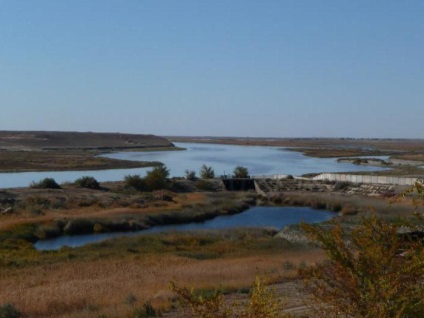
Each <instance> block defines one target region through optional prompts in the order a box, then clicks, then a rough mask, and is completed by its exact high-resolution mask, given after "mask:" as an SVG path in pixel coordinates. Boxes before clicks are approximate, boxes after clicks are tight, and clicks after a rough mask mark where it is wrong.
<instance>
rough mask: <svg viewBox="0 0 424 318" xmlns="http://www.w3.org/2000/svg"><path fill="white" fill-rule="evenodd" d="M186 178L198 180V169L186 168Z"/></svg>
mask: <svg viewBox="0 0 424 318" xmlns="http://www.w3.org/2000/svg"><path fill="white" fill-rule="evenodd" d="M185 178H186V179H187V180H191V181H194V180H196V171H192V170H186V171H185Z"/></svg>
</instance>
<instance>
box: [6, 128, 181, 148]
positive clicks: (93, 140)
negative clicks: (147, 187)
mask: <svg viewBox="0 0 424 318" xmlns="http://www.w3.org/2000/svg"><path fill="white" fill-rule="evenodd" d="M156 147H173V144H172V143H171V142H170V141H168V140H167V139H165V138H162V137H158V136H154V135H141V134H121V133H92V132H58V131H0V150H77V149H98V150H109V149H111V150H113V149H142V148H156Z"/></svg>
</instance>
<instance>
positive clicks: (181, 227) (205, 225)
mask: <svg viewBox="0 0 424 318" xmlns="http://www.w3.org/2000/svg"><path fill="white" fill-rule="evenodd" d="M335 215H336V214H335V213H333V212H328V211H323V210H313V209H311V208H308V207H253V208H250V209H248V210H246V211H244V212H242V213H239V214H233V215H226V216H218V217H216V218H214V219H211V220H208V221H205V222H198V223H194V222H193V223H187V224H178V225H163V226H155V227H152V228H150V229H147V230H142V231H135V232H115V233H102V234H87V235H74V236H60V237H57V238H54V239H48V240H40V241H38V242H36V243H35V244H34V246H35V248H36V249H39V250H57V249H60V248H61V247H63V246H69V247H78V246H83V245H86V244H89V243H95V242H99V241H102V240H106V239H110V238H115V237H120V236H136V235H142V234H151V233H161V232H169V231H193V230H205V229H209V230H211V229H228V228H239V227H274V228H277V229H281V228H282V227H284V226H286V225H290V224H298V223H300V222H301V221H304V222H307V223H316V222H323V221H326V220H329V219H331V218H333V217H334V216H335Z"/></svg>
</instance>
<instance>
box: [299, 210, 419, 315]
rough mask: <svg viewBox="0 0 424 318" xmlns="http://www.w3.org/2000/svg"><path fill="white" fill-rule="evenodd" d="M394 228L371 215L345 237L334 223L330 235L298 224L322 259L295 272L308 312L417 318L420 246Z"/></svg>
mask: <svg viewBox="0 0 424 318" xmlns="http://www.w3.org/2000/svg"><path fill="white" fill-rule="evenodd" d="M400 227H401V224H398V225H396V224H390V223H387V222H386V221H384V220H380V219H378V218H377V217H376V216H371V217H368V218H364V219H363V220H362V222H361V224H360V225H359V226H358V227H357V228H355V229H353V230H352V231H351V232H350V233H346V231H345V230H344V229H343V228H342V226H341V225H340V223H337V222H335V223H334V227H333V228H332V229H331V230H327V229H325V228H323V227H320V226H316V225H308V224H304V223H303V224H302V228H303V230H305V231H306V233H307V234H308V236H309V237H310V239H311V240H313V241H315V242H318V244H319V246H320V247H321V248H322V249H324V250H325V251H326V252H327V255H328V260H327V261H326V262H323V263H319V264H317V265H315V266H312V267H309V268H305V269H303V270H301V271H300V273H301V275H302V276H303V277H304V278H305V282H306V286H307V288H308V290H309V291H310V292H311V293H312V295H313V296H314V298H315V300H316V302H314V303H315V305H313V307H312V308H313V309H315V310H316V311H317V313H318V312H319V313H320V314H321V315H324V316H325V317H340V316H342V317H423V316H422V313H423V312H424V300H423V297H422V296H423V295H424V284H423V277H424V266H423V264H424V245H423V242H420V241H419V240H414V239H413V237H412V236H409V235H404V236H401V235H399V234H398V230H399V228H400ZM409 227H410V228H411V229H413V227H412V226H410V225H409Z"/></svg>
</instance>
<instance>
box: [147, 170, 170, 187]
mask: <svg viewBox="0 0 424 318" xmlns="http://www.w3.org/2000/svg"><path fill="white" fill-rule="evenodd" d="M168 176H169V170H168V168H167V167H166V166H160V167H154V168H153V169H152V170H150V171H148V172H147V174H146V177H145V178H144V181H145V182H146V185H147V188H148V189H149V190H150V191H154V190H161V189H165V188H166V186H167V183H168Z"/></svg>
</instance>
